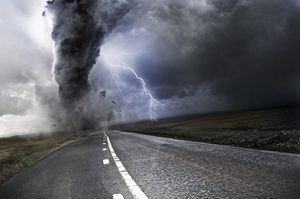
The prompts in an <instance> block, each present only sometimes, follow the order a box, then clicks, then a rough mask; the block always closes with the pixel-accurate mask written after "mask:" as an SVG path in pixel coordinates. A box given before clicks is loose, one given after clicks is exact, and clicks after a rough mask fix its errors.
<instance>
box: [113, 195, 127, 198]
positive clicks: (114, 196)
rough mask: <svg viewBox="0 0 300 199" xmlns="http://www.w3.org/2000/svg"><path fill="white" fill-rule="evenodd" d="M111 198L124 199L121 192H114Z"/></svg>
mask: <svg viewBox="0 0 300 199" xmlns="http://www.w3.org/2000/svg"><path fill="white" fill-rule="evenodd" d="M113 199H124V197H123V196H122V194H114V195H113Z"/></svg>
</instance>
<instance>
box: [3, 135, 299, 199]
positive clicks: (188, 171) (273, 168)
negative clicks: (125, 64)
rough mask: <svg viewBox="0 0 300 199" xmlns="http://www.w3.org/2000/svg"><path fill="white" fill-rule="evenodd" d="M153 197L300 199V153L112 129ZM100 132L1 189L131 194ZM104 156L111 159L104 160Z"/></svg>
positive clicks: (30, 193)
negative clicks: (200, 141)
mask: <svg viewBox="0 0 300 199" xmlns="http://www.w3.org/2000/svg"><path fill="white" fill-rule="evenodd" d="M107 135H108V136H109V138H110V141H111V143H112V146H113V148H114V150H115V152H116V154H117V155H118V157H119V158H120V160H121V161H122V163H123V165H124V166H125V168H126V169H127V171H128V173H129V174H130V175H131V176H132V178H133V179H134V180H135V182H136V183H137V184H138V185H139V187H140V188H141V189H142V190H143V192H144V193H145V194H146V195H147V196H148V198H157V199H160V198H166V199H169V198H170V199H171V198H179V199H180V198H274V199H275V198H283V199H289V198H291V199H293V198H295V199H296V198H300V156H299V155H289V154H280V153H272V152H264V151H256V150H250V149H243V148H236V147H229V146H220V145H212V144H206V143H199V142H190V141H182V140H174V139H168V138H160V137H155V136H147V135H141V134H134V133H125V132H116V131H113V132H112V131H110V132H107ZM102 140H103V134H102V133H99V134H94V135H91V136H89V137H87V138H84V139H82V140H79V141H77V142H75V143H72V144H70V145H68V146H66V147H64V148H62V149H60V150H59V151H57V152H55V153H53V154H51V155H49V156H48V157H46V158H44V159H42V160H41V161H39V162H38V163H36V164H35V165H34V166H32V167H30V168H27V169H25V170H24V171H23V172H22V173H21V174H19V175H17V176H15V177H13V178H12V179H11V180H9V181H8V182H7V183H6V184H4V185H3V186H2V187H0V198H1V199H6V198H7V199H9V198H25V199H27V198H28V199H29V198H30V199H35V198H39V199H42V198H45V199H46V198H58V199H60V198H62V199H69V198H72V199H77V198H112V195H113V194H118V193H121V194H122V195H123V196H124V198H132V196H131V193H130V191H129V189H128V187H127V186H126V184H125V182H124V180H123V178H122V176H121V175H120V173H119V172H118V169H117V167H116V165H115V163H114V162H113V159H112V157H111V155H110V152H109V150H108V151H102V148H103V147H107V148H108V146H107V145H103V141H102ZM103 159H109V160H110V164H108V165H103V162H102V161H103Z"/></svg>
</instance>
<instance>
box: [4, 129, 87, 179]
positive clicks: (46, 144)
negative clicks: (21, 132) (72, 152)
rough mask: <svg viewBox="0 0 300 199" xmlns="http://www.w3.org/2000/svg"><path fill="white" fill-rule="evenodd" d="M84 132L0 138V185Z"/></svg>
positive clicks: (79, 136) (81, 135)
mask: <svg viewBox="0 0 300 199" xmlns="http://www.w3.org/2000/svg"><path fill="white" fill-rule="evenodd" d="M85 135H86V134H84V133H77V134H62V135H52V136H42V135H40V136H26V137H18V136H15V137H10V138H1V139H0V185H1V184H3V183H4V182H6V181H7V180H8V179H9V178H11V177H12V176H14V175H15V174H17V173H19V172H20V171H21V170H22V169H23V168H25V167H28V166H30V165H32V164H34V163H35V162H36V161H38V160H39V159H41V158H43V157H45V156H46V155H48V154H50V153H51V152H52V151H55V150H57V149H59V148H60V147H62V146H64V145H65V144H67V143H70V142H72V141H74V140H76V139H79V138H81V137H83V136H85Z"/></svg>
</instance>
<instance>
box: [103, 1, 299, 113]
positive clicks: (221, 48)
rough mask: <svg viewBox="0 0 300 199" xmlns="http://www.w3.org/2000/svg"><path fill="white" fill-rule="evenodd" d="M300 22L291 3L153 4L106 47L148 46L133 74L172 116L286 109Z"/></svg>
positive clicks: (293, 95)
mask: <svg viewBox="0 0 300 199" xmlns="http://www.w3.org/2000/svg"><path fill="white" fill-rule="evenodd" d="M299 19H300V3H299V1H298V0H288V1H282V0H272V1H270V0H251V1H248V0H229V1H222V0H208V1H184V2H183V1H176V0H173V1H154V2H151V3H144V4H143V3H141V4H139V5H138V6H136V7H134V8H133V9H132V10H131V11H130V12H129V13H128V14H127V15H126V16H125V17H124V18H123V20H122V21H120V22H119V24H118V26H117V28H116V29H115V31H114V33H113V34H112V35H110V40H109V39H108V42H107V43H109V42H111V40H112V41H113V40H114V39H115V38H116V37H117V38H118V37H120V35H122V37H123V39H119V40H121V41H123V42H124V43H125V44H124V45H125V46H127V49H128V48H129V49H130V48H131V46H132V45H135V43H143V42H144V43H149V44H145V45H144V46H143V47H142V49H144V50H147V52H148V53H145V54H141V55H138V56H136V57H135V64H134V66H135V70H136V71H137V72H138V74H140V75H141V76H142V77H143V78H144V79H145V80H146V82H147V84H148V86H149V89H150V90H151V91H152V92H153V94H154V96H156V98H157V99H158V100H161V101H163V102H165V104H167V106H168V105H169V106H170V107H171V106H172V105H173V106H174V108H170V109H169V110H171V112H173V111H175V114H180V113H181V112H207V111H219V110H235V109H249V108H255V107H270V106H281V105H290V104H297V103H299V102H300V101H299V99H300V98H299V97H300V95H299V94H300V87H299V83H300V37H299V35H300V23H299ZM115 40H117V39H115ZM119 43H120V42H119ZM137 49H138V47H137ZM100 56H101V55H100ZM175 107H176V109H177V110H172V109H175Z"/></svg>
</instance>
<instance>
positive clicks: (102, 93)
mask: <svg viewBox="0 0 300 199" xmlns="http://www.w3.org/2000/svg"><path fill="white" fill-rule="evenodd" d="M100 97H103V98H105V97H106V90H104V91H101V92H100Z"/></svg>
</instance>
